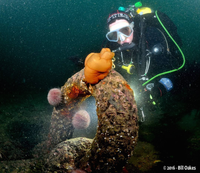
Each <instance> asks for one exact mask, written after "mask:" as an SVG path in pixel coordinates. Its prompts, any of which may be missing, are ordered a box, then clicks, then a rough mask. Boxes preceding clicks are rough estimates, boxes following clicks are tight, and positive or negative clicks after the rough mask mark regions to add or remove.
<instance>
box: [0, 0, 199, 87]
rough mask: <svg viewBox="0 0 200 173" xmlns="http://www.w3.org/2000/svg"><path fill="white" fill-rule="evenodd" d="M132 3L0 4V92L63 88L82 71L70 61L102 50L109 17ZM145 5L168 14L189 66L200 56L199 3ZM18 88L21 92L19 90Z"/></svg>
mask: <svg viewBox="0 0 200 173" xmlns="http://www.w3.org/2000/svg"><path fill="white" fill-rule="evenodd" d="M132 3H133V1H119V0H117V1H110V2H107V1H106V0H102V1H97V0H83V1H75V0H72V1H68V0H59V1H57V0H49V1H43V0H17V1H16V0H8V1H6V0H2V1H1V2H0V10H1V11H0V54H1V58H0V63H1V71H0V72H1V80H2V81H3V82H2V83H3V85H1V87H3V88H4V89H5V88H12V87H13V86H15V87H16V88H17V89H18V87H19V86H20V87H21V84H23V83H26V86H30V85H31V86H32V87H33V88H34V87H35V88H38V87H39V88H41V89H46V88H48V89H49V87H52V86H60V84H61V83H63V82H64V81H65V80H66V79H67V78H68V77H69V76H71V75H72V74H74V72H76V71H77V70H78V69H79V68H76V67H74V66H73V64H72V62H71V61H69V57H71V56H80V57H82V58H85V57H86V56H87V54H89V53H90V52H93V51H96V52H98V51H100V49H101V45H102V42H103V40H104V39H105V33H106V31H107V30H106V19H107V16H108V14H109V12H111V11H113V10H115V9H116V8H118V7H119V6H127V5H129V4H132ZM142 3H143V6H149V7H151V8H152V9H155V10H157V9H159V10H161V11H163V12H165V13H166V14H167V15H168V16H169V17H170V18H171V19H172V20H173V21H174V23H175V24H176V25H177V27H178V33H179V34H180V36H181V38H182V40H183V51H184V53H185V55H186V59H187V60H188V61H191V62H192V61H194V60H196V61H197V60H198V56H199V54H200V51H199V49H198V46H199V45H200V41H199V39H198V38H199V36H200V30H199V27H200V22H199V20H198V16H199V15H200V14H199V13H200V12H199V10H198V9H199V8H200V3H199V2H198V0H195V1H193V2H192V3H191V2H190V1H189V0H187V1H180V0H175V1H167V2H165V1H161V0H160V1H153V3H150V2H149V1H142ZM19 89H20V88H19Z"/></svg>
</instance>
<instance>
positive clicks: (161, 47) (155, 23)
mask: <svg viewBox="0 0 200 173" xmlns="http://www.w3.org/2000/svg"><path fill="white" fill-rule="evenodd" d="M107 25H108V28H109V32H108V33H107V34H106V38H107V42H106V44H105V45H104V47H107V48H110V49H111V50H112V52H115V57H114V60H113V64H114V66H115V69H116V71H118V72H119V73H121V74H122V76H123V77H124V78H125V79H126V80H127V81H128V83H129V84H130V86H131V87H132V89H133V90H134V92H135V91H136V92H135V93H136V94H137V93H139V97H140V100H137V98H136V101H137V105H138V110H140V116H141V121H142V122H143V121H145V116H146V115H145V113H144V112H145V111H144V108H148V109H149V108H151V107H154V105H156V100H158V99H159V98H160V97H161V96H163V95H164V94H166V93H167V92H169V91H170V90H172V89H173V83H172V81H171V80H170V79H169V76H170V74H171V73H172V72H174V71H177V70H180V69H181V68H182V67H183V66H184V64H185V57H184V54H183V52H182V51H181V49H180V47H179V46H181V45H182V43H181V39H180V37H179V35H178V34H177V28H176V26H175V24H174V23H173V22H172V21H171V20H170V18H169V17H168V16H167V15H166V14H164V13H162V12H160V11H155V12H154V11H152V10H151V9H150V8H148V7H142V4H141V2H137V3H135V4H134V5H130V6H129V7H128V8H124V7H119V9H118V10H116V11H114V12H112V13H111V14H109V17H108V19H107ZM167 74H168V76H167V77H166V75H167ZM133 85H135V86H133ZM136 97H137V96H136Z"/></svg>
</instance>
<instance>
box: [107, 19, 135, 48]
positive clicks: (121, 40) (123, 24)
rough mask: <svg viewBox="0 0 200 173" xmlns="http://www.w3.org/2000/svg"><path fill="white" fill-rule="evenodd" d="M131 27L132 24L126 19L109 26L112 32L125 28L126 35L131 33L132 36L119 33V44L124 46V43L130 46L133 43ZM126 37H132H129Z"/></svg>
mask: <svg viewBox="0 0 200 173" xmlns="http://www.w3.org/2000/svg"><path fill="white" fill-rule="evenodd" d="M129 26H130V24H129V23H128V21H126V20H124V19H120V20H116V21H115V22H113V23H111V24H110V25H109V29H110V31H115V30H120V29H121V28H123V30H124V32H125V33H126V32H127V33H130V34H123V33H121V32H118V34H119V37H118V41H117V43H119V44H121V45H122V44H124V43H129V44H130V43H131V42H132V41H133V30H132V31H131V29H132V28H130V27H129ZM126 35H130V36H128V37H127V36H126Z"/></svg>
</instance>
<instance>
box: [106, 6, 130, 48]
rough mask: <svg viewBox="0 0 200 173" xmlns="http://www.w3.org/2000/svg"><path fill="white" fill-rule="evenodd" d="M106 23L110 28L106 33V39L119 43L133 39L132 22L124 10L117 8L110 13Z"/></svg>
mask: <svg viewBox="0 0 200 173" xmlns="http://www.w3.org/2000/svg"><path fill="white" fill-rule="evenodd" d="M107 24H108V27H109V30H110V31H109V32H108V33H107V34H106V38H107V39H108V41H111V42H118V43H119V44H121V45H122V44H124V43H129V44H130V43H131V42H132V41H133V22H132V20H131V18H130V17H129V16H128V14H126V13H125V12H123V11H119V10H117V11H115V12H113V13H111V14H110V15H109V17H108V19H107Z"/></svg>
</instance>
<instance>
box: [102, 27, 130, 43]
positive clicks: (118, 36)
mask: <svg viewBox="0 0 200 173" xmlns="http://www.w3.org/2000/svg"><path fill="white" fill-rule="evenodd" d="M132 33H133V28H132V26H131V25H128V26H124V27H121V28H119V29H115V30H112V31H110V32H108V33H107V34H106V38H107V39H108V41H111V42H118V41H119V40H120V41H124V40H125V39H126V38H127V37H130V36H131V34H132Z"/></svg>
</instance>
